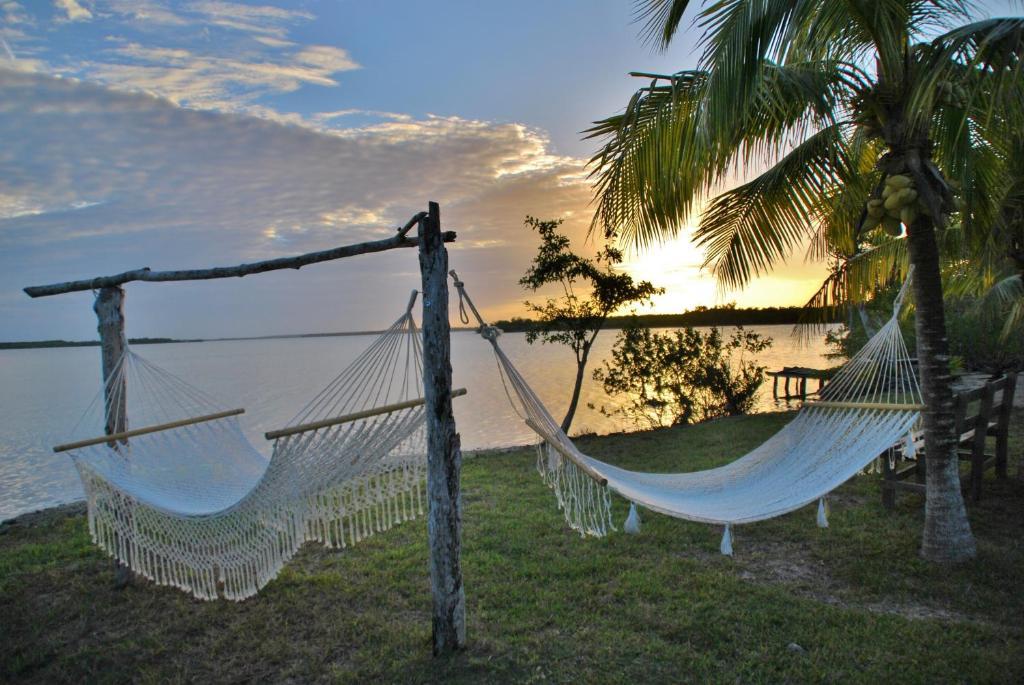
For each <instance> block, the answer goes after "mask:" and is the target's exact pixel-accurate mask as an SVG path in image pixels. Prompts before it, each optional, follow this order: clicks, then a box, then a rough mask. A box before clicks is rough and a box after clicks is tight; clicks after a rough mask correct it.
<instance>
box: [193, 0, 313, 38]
mask: <svg viewBox="0 0 1024 685" xmlns="http://www.w3.org/2000/svg"><path fill="white" fill-rule="evenodd" d="M186 8H187V10H188V11H189V12H191V13H193V14H195V15H198V17H200V18H201V19H202V21H203V22H204V23H210V24H214V25H216V26H220V27H222V28H229V29H233V30H236V31H245V32H249V33H262V34H267V35H269V36H277V37H281V36H283V35H285V33H286V31H287V26H288V25H289V24H294V23H298V22H301V21H308V20H310V19H312V18H313V15H312V14H310V13H308V12H304V11H301V10H287V9H284V8H281V7H273V6H270V5H263V6H253V5H241V4H239V3H235V2H192V3H189V4H188V5H187V6H186Z"/></svg>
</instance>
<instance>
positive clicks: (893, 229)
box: [864, 174, 921, 236]
mask: <svg viewBox="0 0 1024 685" xmlns="http://www.w3.org/2000/svg"><path fill="white" fill-rule="evenodd" d="M920 210H921V207H920V204H919V203H918V200H917V191H916V190H914V182H913V180H911V178H910V177H909V176H904V175H903V174H894V175H892V176H887V177H886V179H885V185H884V186H883V188H882V197H881V198H873V199H871V200H868V204H867V217H866V218H865V219H864V230H865V231H870V230H871V229H873V228H874V227H876V226H878V225H879V224H881V225H882V228H884V229H885V232H886V233H888V234H889V235H891V236H897V235H900V233H902V232H903V228H902V226H901V224H906V225H907V226H910V224H912V223H914V219H916V218H917V214H918V212H919V211H920Z"/></svg>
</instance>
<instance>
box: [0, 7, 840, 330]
mask: <svg viewBox="0 0 1024 685" xmlns="http://www.w3.org/2000/svg"><path fill="white" fill-rule="evenodd" d="M631 11H632V9H631V3H630V2H629V0H547V1H545V2H534V1H532V0H531V1H523V0H520V1H517V2H514V3H498V2H479V1H478V2H469V1H464V0H460V1H457V2H456V1H451V2H412V1H407V2H354V1H339V0H297V1H292V2H286V1H284V0H281V1H278V2H270V1H269V0H267V1H265V2H255V3H240V2H219V1H211V0H194V1H191V2H173V3H172V2H165V1H163V0H57V1H56V2H45V1H43V0H33V1H31V2H29V1H27V0H0V41H2V43H0V139H2V140H4V141H5V142H4V145H3V147H2V148H0V340H20V339H37V338H57V337H61V338H75V339H81V338H89V337H93V335H94V334H93V331H94V328H95V322H94V319H93V317H92V313H91V311H90V296H89V294H88V293H83V294H79V295H69V296H62V297H56V298H48V299H45V300H38V301H31V300H29V299H28V298H27V297H26V296H24V295H23V294H22V293H21V292H20V288H21V287H23V286H25V285H30V284H38V283H45V282H53V281H59V280H67V279H72V278H83V277H89V276H94V275H101V274H106V273H115V272H119V271H122V270H126V269H131V268H137V267H141V266H150V267H152V268H154V269H164V268H187V267H201V266H213V265H227V264H233V263H238V262H241V261H250V260H255V259H264V258H271V257H277V256H283V255H287V254H293V253H298V252H304V251H309V250H315V249H323V248H327V247H331V246H334V245H338V244H343V243H348V242H355V241H359V240H365V239H369V238H373V237H379V236H383V235H387V234H389V233H390V232H391V230H393V228H394V226H396V225H399V224H401V223H404V221H405V219H406V218H408V216H410V215H411V214H413V213H415V212H416V211H419V210H420V209H422V208H424V206H425V204H426V201H427V200H429V199H432V200H437V201H439V202H441V203H442V211H443V218H444V220H445V222H446V225H447V226H448V227H450V228H454V229H456V230H458V231H459V232H460V240H459V242H458V244H457V245H455V246H453V248H452V252H451V254H452V257H451V258H452V264H453V266H455V267H456V268H458V269H459V270H460V273H461V274H462V275H463V277H464V278H465V279H466V280H467V282H468V283H470V284H471V285H473V286H474V289H475V290H476V291H477V292H478V297H477V299H478V300H479V301H480V303H481V305H482V308H483V309H484V311H485V313H487V314H488V315H489V316H492V317H500V316H509V315H512V314H517V313H520V311H521V309H520V307H521V305H520V303H521V300H522V299H523V294H522V292H521V291H520V289H519V288H518V286H517V280H518V277H519V276H520V275H521V274H522V272H523V271H524V270H525V268H526V267H527V266H528V263H529V259H530V257H531V255H532V252H533V250H534V245H535V243H534V240H533V237H532V236H531V235H530V234H529V233H528V232H527V231H526V230H525V229H524V228H523V226H522V220H523V217H524V216H525V215H526V214H531V215H534V216H539V217H543V218H548V217H552V218H554V217H559V218H563V219H565V222H566V223H565V227H566V230H567V231H569V232H570V233H571V234H572V235H573V237H574V238H576V239H578V240H579V241H580V244H582V241H583V238H584V236H585V234H586V228H587V226H588V223H589V218H590V209H589V201H590V199H591V190H590V186H589V183H588V181H587V179H586V170H585V162H586V158H587V157H588V156H589V155H590V154H591V152H592V151H593V148H594V144H593V143H592V142H591V141H583V140H581V137H580V131H581V130H582V129H584V128H586V127H587V125H588V124H589V122H590V121H592V120H593V119H595V118H599V117H601V116H604V115H607V114H611V113H613V112H615V111H617V110H619V109H620V108H621V107H622V106H623V105H624V104H625V103H626V102H627V100H628V98H629V96H630V95H631V93H632V92H633V89H634V88H635V87H636V86H637V81H636V80H635V79H630V78H628V77H627V76H626V73H627V72H628V71H630V70H650V71H664V72H669V71H674V70H678V69H681V68H686V67H689V66H692V65H693V63H694V60H695V54H694V51H693V43H694V35H695V34H694V33H693V32H692V31H690V32H687V33H686V34H684V35H681V36H680V37H678V38H677V39H676V40H675V42H674V44H673V47H672V49H671V50H670V51H668V52H667V53H664V54H661V53H655V52H653V51H652V50H651V49H650V48H649V47H648V46H646V45H644V44H643V43H642V42H641V41H640V40H639V38H638V37H637V32H638V26H637V25H636V24H633V23H632V21H631V19H632V17H631ZM699 263H700V255H699V254H698V253H697V252H696V250H694V249H693V248H692V247H691V246H689V245H688V244H687V243H686V241H685V240H678V241H675V242H673V243H672V244H671V245H669V246H667V247H666V248H663V249H659V250H655V251H653V252H652V253H648V254H639V255H631V256H630V263H629V264H628V265H627V267H628V268H630V269H631V270H632V271H634V273H642V274H643V275H644V276H645V277H650V278H652V279H654V280H656V281H657V282H658V284H659V285H664V286H666V287H667V288H668V289H669V293H668V294H667V295H666V296H665V297H664V298H661V300H660V301H659V303H658V306H659V310H660V311H677V310H680V309H682V308H685V307H692V306H694V305H696V304H714V302H715V301H716V300H720V299H728V300H736V301H739V302H740V303H741V304H766V303H768V302H778V303H782V304H796V303H800V302H802V301H804V300H806V298H807V296H808V295H809V293H810V292H811V291H813V289H814V286H815V283H816V281H817V280H818V279H820V276H821V274H822V268H821V267H820V265H807V264H804V263H802V262H801V260H800V259H799V258H797V259H795V260H794V261H793V263H791V264H790V265H788V266H787V267H786V268H784V269H781V270H780V271H779V272H778V273H776V274H773V275H772V276H770V277H767V278H765V279H761V281H759V282H758V283H757V284H755V286H754V287H753V288H750V289H748V290H746V291H744V292H742V293H728V294H725V295H720V294H717V293H716V290H715V286H714V284H713V282H712V281H711V279H710V277H708V276H706V275H703V274H701V273H700V272H699V269H698V267H699ZM417 284H418V274H417V272H416V260H415V255H414V254H413V253H412V252H411V251H402V252H401V253H399V254H394V253H392V254H386V255H378V256H372V257H363V258H358V259H353V260H344V261H342V262H337V263H334V264H329V265H322V266H318V267H312V268H309V269H304V270H303V271H302V272H300V273H295V272H288V273H286V274H270V275H265V276H256V277H251V278H246V279H244V281H221V282H211V283H199V284H180V285H179V284H138V285H130V286H129V288H128V321H129V330H128V332H129V334H130V335H133V336H143V335H171V336H176V337H186V336H197V337H204V336H221V335H262V334H274V333H284V332H307V331H330V330H351V329H356V328H367V327H376V326H380V325H382V324H385V323H387V322H388V321H390V319H392V318H394V315H396V314H397V313H398V312H399V310H400V308H401V307H402V306H404V301H405V298H406V297H407V293H408V290H409V289H411V288H413V287H416V286H417ZM392 305H393V306H392Z"/></svg>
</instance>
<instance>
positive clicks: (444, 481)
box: [419, 202, 466, 655]
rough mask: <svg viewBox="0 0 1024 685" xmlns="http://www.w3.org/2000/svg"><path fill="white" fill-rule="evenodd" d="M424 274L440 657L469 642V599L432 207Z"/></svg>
mask: <svg viewBox="0 0 1024 685" xmlns="http://www.w3.org/2000/svg"><path fill="white" fill-rule="evenodd" d="M419 237H420V272H421V273H422V275H423V396H424V399H425V400H426V414H427V446H428V457H427V459H428V464H427V499H428V501H429V506H430V510H429V512H428V514H427V533H428V535H429V544H430V553H429V554H430V585H431V590H432V594H433V600H434V601H433V614H432V616H433V646H434V654H435V655H439V654H445V653H449V652H453V651H455V650H458V649H461V648H462V647H463V646H465V643H466V595H465V590H464V588H463V586H462V561H461V545H462V496H461V493H460V483H459V478H460V470H461V467H462V451H461V445H460V442H459V434H458V433H456V432H455V416H454V415H453V413H452V365H451V331H450V325H449V322H448V251H447V250H446V249H445V247H444V241H443V240H442V234H441V211H440V208H439V207H438V205H437V203H436V202H431V203H430V211H429V214H428V215H427V216H426V217H424V218H422V219H421V220H420V223H419Z"/></svg>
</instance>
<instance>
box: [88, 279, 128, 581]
mask: <svg viewBox="0 0 1024 685" xmlns="http://www.w3.org/2000/svg"><path fill="white" fill-rule="evenodd" d="M92 310H93V311H94V312H96V318H97V319H98V320H99V326H97V330H98V331H99V334H100V360H101V361H100V364H101V366H102V369H103V399H104V400H105V402H106V405H105V413H104V422H103V433H104V435H114V434H116V433H123V432H125V431H126V430H127V429H128V387H127V383H126V382H125V381H126V379H125V377H124V375H123V374H122V375H121V378H120V381H119V382H117V383H111V382H110V379H111V376H112V375H113V374H114V372H115V371H116V370H117V365H118V363H119V362H120V361H121V357H122V356H123V355H124V349H125V345H126V344H127V340H126V338H125V336H124V290H123V289H122V288H121V287H120V286H111V287H106V288H100V290H99V292H98V293H97V294H96V302H94V303H93V306H92ZM130 580H131V573H130V571H129V570H128V567H127V566H126V565H124V564H121V563H119V562H117V561H115V562H114V586H115V587H118V588H122V587H124V586H125V585H127V584H128V583H129V581H130Z"/></svg>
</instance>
